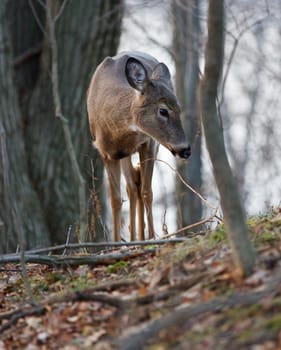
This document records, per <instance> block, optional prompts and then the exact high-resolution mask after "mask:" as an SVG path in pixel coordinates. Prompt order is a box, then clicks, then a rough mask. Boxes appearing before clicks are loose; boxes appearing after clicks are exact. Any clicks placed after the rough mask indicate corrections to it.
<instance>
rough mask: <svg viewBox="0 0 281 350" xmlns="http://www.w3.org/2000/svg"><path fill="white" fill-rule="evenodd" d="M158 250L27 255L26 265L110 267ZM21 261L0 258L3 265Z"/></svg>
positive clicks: (10, 255) (13, 258) (15, 257)
mask: <svg viewBox="0 0 281 350" xmlns="http://www.w3.org/2000/svg"><path fill="white" fill-rule="evenodd" d="M155 251H156V248H147V249H145V250H141V251H135V250H134V251H124V252H121V253H108V254H103V255H78V256H77V255H75V256H46V255H35V254H25V262H26V263H36V264H44V265H48V266H52V267H60V266H61V267H63V266H79V265H92V266H96V265H101V264H103V265H109V264H113V263H115V262H117V261H120V260H129V259H133V258H136V257H139V256H142V255H146V254H151V253H154V252H155ZM19 261H20V255H19V254H7V255H1V256H0V264H1V263H17V262H19Z"/></svg>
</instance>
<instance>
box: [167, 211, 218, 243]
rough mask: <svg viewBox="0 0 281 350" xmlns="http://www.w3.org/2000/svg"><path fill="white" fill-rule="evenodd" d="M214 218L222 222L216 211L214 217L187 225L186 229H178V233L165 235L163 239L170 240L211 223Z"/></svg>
mask: <svg viewBox="0 0 281 350" xmlns="http://www.w3.org/2000/svg"><path fill="white" fill-rule="evenodd" d="M214 218H217V219H219V220H221V219H220V218H219V217H218V216H217V210H216V211H215V213H214V214H213V215H211V216H210V217H209V218H207V219H204V220H201V221H198V222H195V223H193V224H190V225H187V226H185V227H182V228H180V229H178V230H177V231H175V232H173V233H170V234H167V235H164V236H163V238H169V237H172V236H175V235H177V234H179V233H183V232H184V231H187V230H190V229H191V228H193V227H197V226H200V225H203V224H206V223H207V222H211V221H212V220H213V219H214Z"/></svg>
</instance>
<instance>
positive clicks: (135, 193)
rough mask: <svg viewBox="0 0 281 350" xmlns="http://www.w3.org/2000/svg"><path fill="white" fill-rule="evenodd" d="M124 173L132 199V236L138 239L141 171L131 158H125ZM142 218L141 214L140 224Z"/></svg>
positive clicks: (130, 199)
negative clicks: (137, 222)
mask: <svg viewBox="0 0 281 350" xmlns="http://www.w3.org/2000/svg"><path fill="white" fill-rule="evenodd" d="M121 165H122V170H123V174H124V176H125V179H126V190H127V194H128V198H129V201H130V226H129V231H130V236H131V241H134V240H135V239H136V206H137V205H138V214H139V212H140V203H139V201H140V200H141V197H140V171H139V169H138V168H135V167H134V166H133V164H132V162H131V158H130V157H128V158H124V159H122V160H121ZM140 220H142V221H143V215H142V217H140V216H139V225H140Z"/></svg>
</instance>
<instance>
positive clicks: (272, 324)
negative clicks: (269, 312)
mask: <svg viewBox="0 0 281 350" xmlns="http://www.w3.org/2000/svg"><path fill="white" fill-rule="evenodd" d="M266 328H267V329H269V330H271V331H274V332H277V331H280V330H281V315H280V314H279V315H275V316H273V317H272V318H271V319H270V320H268V322H267V323H266Z"/></svg>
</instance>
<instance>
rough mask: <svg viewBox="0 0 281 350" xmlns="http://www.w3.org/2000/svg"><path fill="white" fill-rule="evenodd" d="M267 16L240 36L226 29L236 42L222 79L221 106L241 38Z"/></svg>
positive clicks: (249, 26) (248, 27) (246, 28)
mask: <svg viewBox="0 0 281 350" xmlns="http://www.w3.org/2000/svg"><path fill="white" fill-rule="evenodd" d="M266 17H267V16H266ZM266 17H263V18H261V19H258V20H256V21H255V22H254V23H252V24H250V25H248V26H246V27H245V28H243V29H242V30H241V32H240V33H239V34H238V37H235V36H234V35H233V34H232V33H231V32H229V31H227V30H226V33H228V34H229V35H230V36H231V37H232V38H233V39H234V44H233V47H232V50H231V53H230V56H229V60H228V63H227V67H226V71H225V74H224V77H223V80H222V83H221V89H220V90H221V91H220V102H219V106H221V105H222V104H223V101H224V91H225V85H226V81H227V78H228V75H229V71H230V68H231V65H232V62H233V59H234V56H235V53H236V50H237V48H238V45H239V43H240V40H241V38H242V37H243V35H244V34H245V33H247V32H248V31H249V30H251V29H252V28H254V27H255V26H257V25H259V24H261V23H262V22H263V21H264V20H265V19H266Z"/></svg>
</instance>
